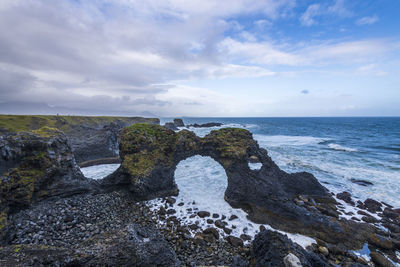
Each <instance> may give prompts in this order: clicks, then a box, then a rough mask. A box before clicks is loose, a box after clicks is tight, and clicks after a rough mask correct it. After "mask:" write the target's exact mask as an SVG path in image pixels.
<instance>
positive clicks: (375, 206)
mask: <svg viewBox="0 0 400 267" xmlns="http://www.w3.org/2000/svg"><path fill="white" fill-rule="evenodd" d="M364 206H365V208H366V209H367V210H368V211H369V212H372V213H376V212H377V211H382V203H380V202H378V201H376V200H373V199H371V198H367V199H366V200H365V201H364Z"/></svg>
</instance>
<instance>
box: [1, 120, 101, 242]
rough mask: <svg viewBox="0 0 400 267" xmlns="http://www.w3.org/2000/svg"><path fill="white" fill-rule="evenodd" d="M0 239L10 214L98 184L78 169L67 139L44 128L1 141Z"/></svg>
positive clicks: (87, 189)
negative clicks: (44, 200) (50, 198)
mask: <svg viewBox="0 0 400 267" xmlns="http://www.w3.org/2000/svg"><path fill="white" fill-rule="evenodd" d="M0 155H1V157H0V165H1V167H0V215H1V216H0V222H1V223H0V236H1V237H2V238H4V236H5V231H6V230H7V229H6V228H7V227H6V226H7V214H8V213H10V212H11V213H12V212H15V211H18V210H19V209H22V208H26V207H29V206H30V205H31V204H32V203H34V202H37V201H40V200H43V199H45V198H48V197H60V196H68V195H71V194H77V193H82V192H88V191H90V190H93V189H94V188H95V183H94V182H92V181H90V180H88V179H86V178H85V177H84V176H83V175H82V173H81V171H80V169H79V167H78V166H77V164H76V162H75V159H74V156H73V154H72V151H71V147H70V145H69V143H68V139H67V137H66V136H65V135H64V134H63V133H62V132H60V131H58V130H57V129H52V128H49V127H44V128H41V129H38V130H35V131H33V133H28V132H21V133H18V134H14V135H4V136H1V138H0Z"/></svg>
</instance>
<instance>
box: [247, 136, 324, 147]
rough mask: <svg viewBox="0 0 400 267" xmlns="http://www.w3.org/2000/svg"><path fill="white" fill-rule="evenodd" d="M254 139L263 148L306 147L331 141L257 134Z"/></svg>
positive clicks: (318, 138)
mask: <svg viewBox="0 0 400 267" xmlns="http://www.w3.org/2000/svg"><path fill="white" fill-rule="evenodd" d="M254 139H256V140H257V141H258V143H259V144H260V145H261V146H268V147H277V146H305V145H312V144H319V143H323V142H325V141H329V140H330V139H328V138H321V137H313V136H290V135H263V134H255V135H254Z"/></svg>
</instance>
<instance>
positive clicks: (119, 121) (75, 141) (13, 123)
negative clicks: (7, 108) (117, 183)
mask: <svg viewBox="0 0 400 267" xmlns="http://www.w3.org/2000/svg"><path fill="white" fill-rule="evenodd" d="M134 123H153V124H160V120H159V119H156V118H141V117H104V116H102V117H96V116H44V115H0V134H1V133H8V134H9V133H17V132H22V131H34V130H37V129H39V128H42V127H44V126H47V127H51V128H55V129H58V130H60V131H62V132H64V133H65V135H66V136H67V137H68V139H69V142H70V144H71V147H72V151H73V153H74V155H75V160H76V162H77V163H78V164H81V163H84V162H87V161H92V160H99V159H103V158H116V159H115V161H118V140H117V137H118V131H119V130H120V129H121V128H123V127H126V126H129V125H132V124H134ZM108 161H109V160H108ZM93 163H94V164H99V162H98V161H97V162H93ZM84 165H86V166H88V165H90V163H86V164H84Z"/></svg>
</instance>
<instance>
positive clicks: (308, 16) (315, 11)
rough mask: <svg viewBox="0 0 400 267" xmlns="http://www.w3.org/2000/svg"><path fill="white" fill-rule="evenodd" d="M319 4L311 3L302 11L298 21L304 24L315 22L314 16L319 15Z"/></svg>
mask: <svg viewBox="0 0 400 267" xmlns="http://www.w3.org/2000/svg"><path fill="white" fill-rule="evenodd" d="M321 13H322V11H321V5H319V4H313V5H310V6H309V7H308V8H307V10H306V12H304V13H303V15H301V16H300V22H301V24H302V25H304V26H311V25H313V24H315V23H316V21H315V19H314V18H315V17H316V16H318V15H321Z"/></svg>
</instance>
